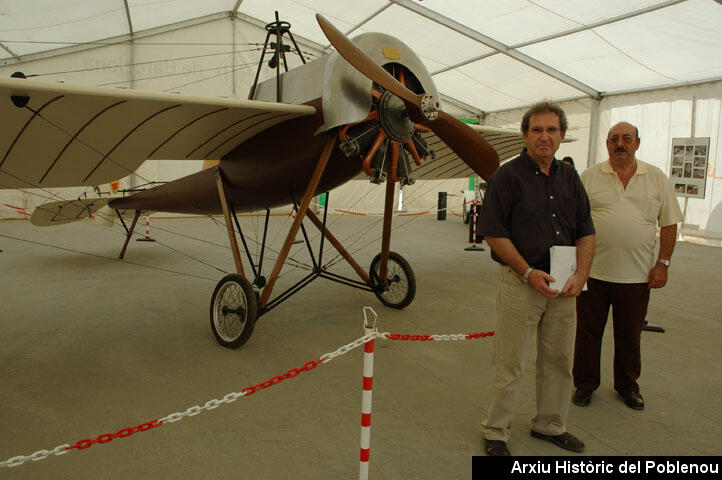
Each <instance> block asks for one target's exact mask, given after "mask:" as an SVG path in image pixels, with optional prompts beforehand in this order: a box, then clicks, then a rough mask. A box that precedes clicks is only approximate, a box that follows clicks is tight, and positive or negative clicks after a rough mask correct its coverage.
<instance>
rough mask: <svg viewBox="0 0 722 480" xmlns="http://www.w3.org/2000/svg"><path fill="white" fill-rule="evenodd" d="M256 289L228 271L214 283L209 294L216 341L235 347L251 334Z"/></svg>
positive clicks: (212, 325)
mask: <svg viewBox="0 0 722 480" xmlns="http://www.w3.org/2000/svg"><path fill="white" fill-rule="evenodd" d="M257 314H258V301H257V298H256V292H255V291H254V290H253V288H252V287H251V284H250V283H248V280H246V279H245V278H244V277H242V276H241V275H238V274H235V273H232V274H230V275H226V276H225V277H223V278H222V279H221V281H220V282H218V285H216V289H215V290H214V291H213V296H212V297H211V330H213V335H214V336H215V337H216V340H217V341H218V343H220V344H221V345H223V346H224V347H227V348H238V347H240V346H241V345H243V344H244V343H246V341H247V340H248V339H249V338H250V337H251V334H252V333H253V328H254V327H255V325H256V318H257Z"/></svg>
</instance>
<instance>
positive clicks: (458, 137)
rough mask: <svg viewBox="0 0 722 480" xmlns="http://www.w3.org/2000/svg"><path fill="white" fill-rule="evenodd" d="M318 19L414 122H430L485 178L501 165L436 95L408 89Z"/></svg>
mask: <svg viewBox="0 0 722 480" xmlns="http://www.w3.org/2000/svg"><path fill="white" fill-rule="evenodd" d="M316 20H317V21H318V24H319V25H320V26H321V30H323V33H324V35H326V38H328V41H329V42H331V45H333V46H334V48H335V49H336V50H337V51H338V53H339V54H340V55H341V56H342V57H343V58H345V59H346V61H347V62H349V63H350V64H351V65H352V66H353V67H354V68H355V69H356V70H358V71H359V72H361V73H362V74H363V75H365V76H366V77H367V78H369V79H370V80H371V81H373V82H375V83H377V84H378V85H380V86H381V87H383V88H385V89H386V90H388V91H390V92H391V93H393V94H394V95H396V96H397V97H399V98H400V99H402V100H403V101H404V103H405V105H406V110H407V112H408V114H409V118H410V119H411V120H412V121H413V122H416V123H422V124H426V125H428V126H429V128H431V130H432V131H433V132H434V133H435V134H436V135H437V136H438V137H439V138H440V139H441V140H442V141H443V142H444V143H445V144H446V145H448V146H449V148H451V149H452V150H453V151H454V153H456V154H457V155H458V156H459V158H461V159H462V160H463V161H464V162H465V163H466V164H467V165H469V167H470V168H471V169H472V170H474V172H476V173H477V174H478V175H480V176H481V177H482V178H483V179H485V180H488V179H489V177H490V176H491V174H492V173H494V170H496V169H497V167H498V166H499V155H498V154H497V153H496V150H494V147H492V146H491V145H490V144H489V142H487V141H486V140H485V139H484V137H482V136H481V135H479V134H478V133H476V132H475V131H473V130H472V129H471V128H469V126H468V125H466V124H464V123H463V122H460V121H459V120H457V119H456V118H454V117H452V116H451V115H449V114H448V113H446V112H444V111H442V110H439V103H438V101H437V100H436V99H435V98H433V96H431V95H428V94H422V95H419V94H416V93H414V92H412V91H411V90H409V89H408V88H406V86H404V85H403V84H402V83H400V82H399V81H398V80H396V79H395V78H394V77H392V76H391V75H390V74H389V73H388V72H387V71H386V70H384V69H383V68H382V67H381V66H380V65H378V64H376V63H375V62H374V61H373V60H371V58H370V57H369V56H368V55H366V53H364V52H363V50H361V49H360V48H358V47H357V46H356V44H354V43H353V42H352V41H351V40H349V38H348V37H346V36H345V35H344V34H343V33H342V32H341V31H339V30H338V29H337V28H336V27H334V26H333V25H332V24H331V23H330V22H329V21H328V20H326V19H325V18H324V17H323V16H322V15H321V14H316Z"/></svg>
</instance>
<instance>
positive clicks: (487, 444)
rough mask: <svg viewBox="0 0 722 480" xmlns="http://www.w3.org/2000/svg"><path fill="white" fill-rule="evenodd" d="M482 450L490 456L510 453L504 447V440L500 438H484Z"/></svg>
mask: <svg viewBox="0 0 722 480" xmlns="http://www.w3.org/2000/svg"><path fill="white" fill-rule="evenodd" d="M484 451H485V452H486V454H487V455H489V456H490V457H510V456H511V453H510V452H509V449H508V448H506V442H503V441H501V440H487V439H486V438H485V439H484Z"/></svg>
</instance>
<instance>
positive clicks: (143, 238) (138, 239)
mask: <svg viewBox="0 0 722 480" xmlns="http://www.w3.org/2000/svg"><path fill="white" fill-rule="evenodd" d="M135 241H136V242H155V239H154V238H150V237H142V238H136V239H135Z"/></svg>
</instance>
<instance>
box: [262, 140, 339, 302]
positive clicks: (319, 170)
mask: <svg viewBox="0 0 722 480" xmlns="http://www.w3.org/2000/svg"><path fill="white" fill-rule="evenodd" d="M335 142H336V136H335V135H332V136H330V137H329V139H328V140H327V141H326V145H325V146H324V147H323V151H322V152H321V157H320V158H319V159H318V164H317V165H316V168H315V170H314V171H313V174H312V175H311V179H310V180H309V181H308V185H307V186H306V193H305V194H304V195H303V199H302V200H301V205H300V206H299V208H298V213H297V214H296V219H295V220H294V221H293V224H292V225H291V228H290V230H289V231H288V235H286V241H285V242H284V243H283V247H281V251H280V252H279V253H278V258H277V259H276V263H275V264H274V265H273V271H272V272H271V275H270V277H269V278H268V283H267V284H266V286H265V287H264V288H263V293H262V294H261V307H265V306H266V303H268V299H269V298H270V296H271V292H272V291H273V285H274V284H275V283H276V280H278V275H279V274H280V273H281V268H282V267H283V263H284V262H285V261H286V258H287V257H288V252H289V251H290V250H291V245H292V244H293V240H294V239H295V238H296V234H297V233H298V229H299V228H300V227H301V222H302V221H303V217H305V216H306V212H307V211H308V205H309V204H310V203H311V199H312V198H313V194H314V193H315V192H316V188H317V187H318V183H319V182H320V181H321V176H322V175H323V172H324V170H325V169H326V164H328V159H329V158H330V157H331V152H332V151H333V146H334V143H335Z"/></svg>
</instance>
